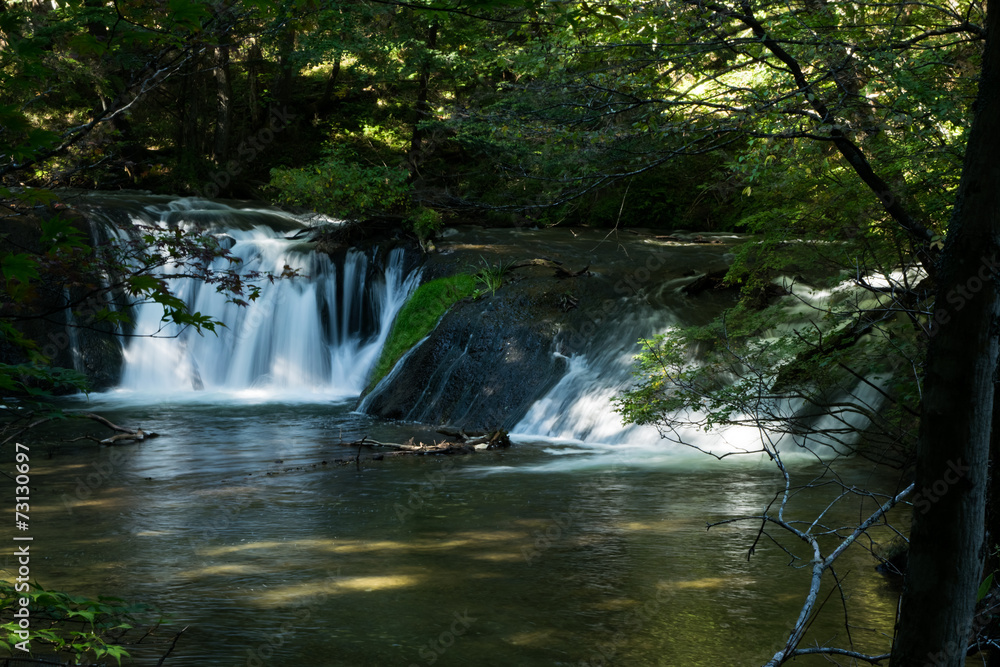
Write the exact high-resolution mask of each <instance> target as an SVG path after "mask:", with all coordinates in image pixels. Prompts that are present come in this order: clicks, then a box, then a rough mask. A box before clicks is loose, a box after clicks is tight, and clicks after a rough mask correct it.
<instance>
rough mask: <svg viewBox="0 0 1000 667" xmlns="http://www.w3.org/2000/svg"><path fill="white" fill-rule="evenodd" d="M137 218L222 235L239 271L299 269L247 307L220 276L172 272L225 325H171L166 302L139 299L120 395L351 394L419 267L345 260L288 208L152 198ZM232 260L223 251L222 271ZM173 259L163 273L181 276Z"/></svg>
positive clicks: (189, 298) (396, 261) (400, 254)
mask: <svg viewBox="0 0 1000 667" xmlns="http://www.w3.org/2000/svg"><path fill="white" fill-rule="evenodd" d="M130 216H131V218H132V219H133V220H135V221H137V222H141V223H143V224H147V225H148V224H154V225H157V226H167V225H170V226H174V225H179V226H181V227H182V228H188V229H190V228H195V227H196V228H198V229H200V230H202V231H205V230H208V231H210V232H211V233H213V234H214V235H215V236H216V238H217V239H219V241H220V243H223V244H225V246H226V247H229V253H230V254H231V255H232V256H234V257H237V258H239V259H240V260H241V263H240V264H239V267H240V270H241V272H248V273H249V272H260V273H261V274H263V275H272V276H281V275H282V274H283V273H288V272H289V270H291V271H293V272H294V273H295V274H297V277H292V278H287V277H286V278H277V279H275V280H273V281H270V280H267V279H265V280H263V281H262V283H261V287H262V288H261V292H260V296H259V298H258V299H257V300H255V301H252V302H250V303H249V305H246V306H243V305H238V304H236V303H233V302H232V301H230V300H227V298H226V296H225V295H223V294H220V293H219V292H218V291H217V290H216V289H215V287H214V286H213V285H209V284H205V283H204V282H202V281H198V280H195V279H191V278H184V277H177V278H176V279H174V280H171V281H170V286H171V289H172V290H173V291H174V294H175V295H176V296H178V297H179V298H180V299H182V300H183V301H184V303H185V304H187V306H188V309H189V310H190V311H191V312H198V313H202V314H205V315H208V316H210V317H212V318H213V319H215V320H217V321H220V322H222V323H224V324H225V326H224V327H218V328H217V333H212V332H210V331H204V332H201V333H199V332H198V331H196V330H195V329H194V328H192V327H188V328H185V329H181V328H179V327H178V326H176V325H173V324H165V323H164V322H163V315H164V310H163V307H162V306H160V305H158V304H142V305H138V306H136V307H134V308H133V313H132V321H133V326H132V333H131V336H130V338H129V339H128V342H127V344H126V347H125V350H124V358H125V360H124V369H123V372H122V377H121V382H120V385H119V387H118V388H117V391H118V392H129V393H135V394H146V393H150V394H153V393H155V394H156V395H157V396H163V395H168V396H170V397H172V398H174V399H181V400H183V399H184V397H187V398H188V399H190V400H202V399H203V398H204V397H205V395H206V393H207V394H211V395H213V396H219V395H221V396H239V397H243V398H247V397H250V398H253V397H255V396H259V397H266V399H267V400H290V399H292V400H294V399H304V400H315V399H316V398H323V399H333V400H337V399H346V398H348V397H352V396H357V395H358V394H360V393H361V390H362V389H363V387H364V384H365V381H366V379H367V377H368V374H369V372H370V370H371V368H372V366H373V365H374V364H375V362H376V360H377V357H378V354H379V352H380V351H381V348H382V345H383V343H384V342H385V339H386V337H387V336H388V333H389V330H390V327H391V324H392V321H393V319H394V318H395V316H396V314H397V313H398V312H399V309H400V308H401V307H402V306H403V304H404V303H405V301H406V299H407V298H408V296H409V294H410V292H411V291H412V290H413V288H414V287H415V285H416V283H417V281H418V278H419V276H418V275H417V273H416V272H408V271H407V266H406V261H405V256H404V251H403V250H402V249H395V250H392V251H391V252H389V253H388V254H387V255H386V256H385V257H384V259H383V263H384V266H378V263H377V262H376V259H375V258H374V257H373V256H370V255H369V254H366V253H362V252H359V251H355V250H348V251H347V252H346V254H345V255H343V256H342V257H340V258H338V259H337V260H333V259H331V258H330V257H329V256H328V255H326V254H324V253H318V252H315V251H314V250H313V248H312V247H311V245H310V244H308V243H303V242H302V241H299V240H296V239H295V238H292V237H293V236H295V235H296V233H297V232H301V231H302V230H304V229H306V228H307V227H308V225H307V224H306V223H305V222H302V221H301V220H298V219H296V218H294V217H293V216H290V215H288V214H284V213H281V212H277V211H269V210H258V209H235V208H231V207H228V206H225V205H223V204H219V203H214V202H205V201H201V200H193V199H180V200H172V201H169V202H166V203H151V204H147V205H145V206H144V207H143V208H142V211H141V212H137V211H131V212H130ZM229 267H230V264H229V262H228V261H226V260H224V259H219V260H216V264H215V265H213V267H212V268H213V269H217V270H224V269H227V268H229ZM178 271H179V269H178V268H176V267H170V266H169V265H168V267H166V269H165V271H164V273H165V274H168V275H169V274H170V273H172V272H174V273H176V272H178Z"/></svg>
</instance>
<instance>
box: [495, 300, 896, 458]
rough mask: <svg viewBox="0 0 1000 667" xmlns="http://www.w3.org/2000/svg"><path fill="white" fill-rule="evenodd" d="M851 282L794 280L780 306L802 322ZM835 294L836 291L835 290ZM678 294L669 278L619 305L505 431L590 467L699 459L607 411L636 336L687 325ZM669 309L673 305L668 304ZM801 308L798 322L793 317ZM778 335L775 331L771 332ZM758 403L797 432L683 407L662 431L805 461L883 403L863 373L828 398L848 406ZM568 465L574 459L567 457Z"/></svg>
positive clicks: (839, 448)
mask: <svg viewBox="0 0 1000 667" xmlns="http://www.w3.org/2000/svg"><path fill="white" fill-rule="evenodd" d="M852 289H856V285H854V283H853V282H850V281H848V282H847V283H844V284H843V285H841V286H840V287H838V288H837V289H835V290H832V291H823V290H811V289H809V288H806V287H800V288H798V290H797V295H796V296H795V297H788V298H786V300H785V302H784V303H783V307H784V310H785V311H787V312H788V314H789V320H790V321H791V322H792V324H790V325H788V326H789V327H791V328H794V326H795V324H794V323H795V322H796V321H798V323H799V324H798V326H803V323H804V322H807V321H809V317H810V316H814V315H815V313H816V312H818V311H822V310H823V309H824V308H826V307H827V306H828V305H829V303H830V302H831V301H832V300H835V299H837V298H842V295H843V294H845V293H847V292H850V291H851V290H852ZM838 295H840V296H838ZM685 300H686V297H685V296H684V295H683V294H682V293H681V290H680V289H679V288H678V287H677V286H676V285H665V286H664V287H663V289H662V290H661V291H660V293H659V294H658V297H657V301H658V302H659V305H658V307H656V308H652V307H650V306H649V305H648V304H644V303H639V302H633V303H631V304H629V305H628V306H627V307H626V308H624V309H623V312H624V313H626V314H625V315H623V316H622V317H620V318H617V319H616V320H615V321H614V322H611V323H609V324H608V325H607V326H606V328H605V330H604V331H602V332H600V334H599V335H597V336H595V337H594V338H593V339H592V340H591V341H589V343H588V344H587V345H586V346H585V347H584V349H582V350H578V351H577V352H576V353H574V354H572V355H569V356H568V357H566V358H567V362H568V370H567V372H566V374H565V375H564V376H563V377H562V378H561V379H560V381H559V382H558V383H557V384H556V385H555V386H554V387H552V389H550V390H549V391H548V392H547V393H546V394H545V395H544V396H543V397H542V398H540V399H539V400H538V401H537V402H535V403H534V404H533V405H532V407H531V409H530V410H529V411H528V412H527V414H526V415H525V416H524V417H523V418H522V419H521V420H520V421H519V422H518V424H517V425H516V426H515V427H514V429H513V433H514V434H516V436H517V437H518V438H519V439H521V440H527V441H541V442H548V443H551V444H552V445H554V446H552V447H550V448H549V449H548V451H549V452H550V453H553V454H557V455H576V454H589V455H591V456H586V457H583V458H582V459H580V463H579V464H576V465H586V466H595V465H603V464H606V463H608V462H609V461H610V462H618V463H621V464H633V463H638V462H641V463H642V464H643V465H649V464H656V463H658V462H659V463H662V462H666V461H669V460H671V459H676V456H677V455H678V453H680V452H681V451H687V452H690V453H692V454H693V455H694V456H695V457H700V456H702V455H701V454H700V453H699V452H696V451H695V449H689V450H679V449H678V448H677V447H676V446H673V445H672V444H671V443H670V442H665V440H664V435H663V434H662V433H661V432H660V431H659V430H658V429H657V428H656V427H653V426H647V425H639V426H637V425H630V426H626V425H623V424H622V419H621V415H619V414H618V413H617V412H615V410H614V407H613V399H614V398H615V397H616V396H618V395H620V394H621V393H622V392H623V391H624V390H626V389H627V388H628V387H629V386H630V385H631V384H632V381H633V377H632V371H633V363H634V356H635V355H636V354H637V353H638V351H639V347H638V344H637V342H638V341H639V340H641V339H648V338H651V337H653V336H655V335H657V334H661V333H667V332H669V331H670V329H671V328H673V327H675V326H681V327H683V326H690V325H691V324H692V322H690V321H685V320H684V317H683V316H678V315H677V314H676V313H677V312H680V311H681V310H682V308H681V304H682V303H683V302H684V301H685ZM671 306H673V307H671ZM796 313H797V314H798V315H800V318H801V319H799V320H796V319H795V317H794V314H796ZM776 333H780V332H776ZM768 400H769V404H768V405H766V406H764V405H762V406H761V410H762V412H763V413H766V414H767V415H768V416H770V417H772V418H773V417H775V416H779V415H783V416H784V417H785V418H787V420H788V421H789V423H792V422H795V423H798V424H799V425H801V426H802V429H801V431H802V434H796V433H774V432H767V429H766V427H765V428H761V426H762V425H763V422H760V423H757V422H755V420H754V419H750V418H748V419H746V425H745V426H743V425H730V426H725V427H717V428H715V429H712V430H710V431H706V430H704V429H701V428H699V427H697V426H696V425H695V424H697V423H698V422H699V421H701V415H699V414H698V413H691V414H689V415H687V416H686V417H685V418H684V419H678V422H679V423H683V422H685V421H686V422H688V423H689V424H691V426H687V427H685V426H683V425H682V426H680V427H678V428H677V429H676V430H672V431H671V433H670V434H669V440H670V441H674V442H676V441H680V442H684V443H687V444H690V445H693V446H694V447H695V448H697V449H698V450H701V451H703V452H711V453H712V454H715V455H717V456H723V455H728V454H734V453H741V452H759V451H761V447H762V445H763V443H765V442H766V444H767V446H768V447H772V448H778V449H780V450H781V451H782V452H783V454H784V455H785V456H786V457H789V456H798V455H804V456H805V457H807V458H810V459H812V458H815V457H816V456H820V457H824V458H825V457H827V456H830V455H835V454H837V453H844V452H845V451H847V449H845V445H850V444H851V443H852V442H853V441H854V439H856V437H857V434H858V433H860V432H861V431H863V430H864V429H865V428H866V426H867V425H868V424H869V420H868V419H867V418H866V416H865V415H866V413H867V414H875V413H877V412H878V409H879V407H880V406H881V404H882V401H883V395H882V394H881V392H880V390H879V382H878V381H877V380H874V379H865V380H862V381H860V382H858V383H857V384H856V385H854V386H853V387H850V388H847V389H845V390H844V391H842V392H840V393H838V394H837V395H834V396H829V397H827V398H826V401H828V402H829V404H830V405H838V404H839V405H841V406H846V409H840V410H838V409H836V408H833V409H831V410H824V409H817V408H816V407H815V406H813V405H811V404H810V402H809V401H808V400H806V399H803V398H799V397H794V396H793V397H787V398H785V397H773V398H770V399H768ZM565 467H567V464H566V463H565V462H553V463H551V464H548V465H546V466H543V468H545V469H549V468H557V469H559V468H565ZM570 467H574V464H570Z"/></svg>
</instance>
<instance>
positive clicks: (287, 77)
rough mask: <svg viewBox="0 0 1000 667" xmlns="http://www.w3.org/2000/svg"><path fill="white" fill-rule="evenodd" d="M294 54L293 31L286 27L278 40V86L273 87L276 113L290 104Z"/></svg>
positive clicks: (293, 75)
mask: <svg viewBox="0 0 1000 667" xmlns="http://www.w3.org/2000/svg"><path fill="white" fill-rule="evenodd" d="M294 52H295V30H294V28H291V27H286V28H285V29H284V30H283V31H282V32H281V35H280V36H279V38H278V85H277V86H275V93H276V95H275V97H276V100H275V102H276V104H277V107H278V111H280V110H282V109H286V108H288V107H289V106H290V105H291V103H292V82H293V81H294V79H295V67H294V66H293V64H292V54H293V53H294Z"/></svg>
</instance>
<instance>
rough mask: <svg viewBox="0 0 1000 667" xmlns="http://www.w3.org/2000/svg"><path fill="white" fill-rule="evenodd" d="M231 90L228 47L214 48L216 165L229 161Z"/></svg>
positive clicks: (231, 114)
mask: <svg viewBox="0 0 1000 667" xmlns="http://www.w3.org/2000/svg"><path fill="white" fill-rule="evenodd" d="M232 98H233V88H232V83H231V81H230V78H229V45H228V44H224V45H221V46H217V47H216V48H215V146H214V148H213V151H212V152H213V154H214V157H215V162H216V164H223V163H225V161H226V160H228V159H229V137H230V134H231V133H232V117H233V113H232Z"/></svg>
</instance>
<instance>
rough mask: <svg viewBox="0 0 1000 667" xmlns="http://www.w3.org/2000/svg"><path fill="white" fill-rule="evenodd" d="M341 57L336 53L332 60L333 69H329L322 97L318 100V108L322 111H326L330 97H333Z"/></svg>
mask: <svg viewBox="0 0 1000 667" xmlns="http://www.w3.org/2000/svg"><path fill="white" fill-rule="evenodd" d="M341 59H342V55H341V54H339V53H338V54H337V59H336V60H334V61H333V69H332V70H330V77H329V78H328V79H327V80H326V87H325V88H324V89H323V97H321V98H320V100H319V110H320V111H321V112H322V113H326V111H327V107H328V106H329V104H330V98H331V97H333V87H334V86H335V85H336V84H337V77H338V76H339V75H340V61H341Z"/></svg>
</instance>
